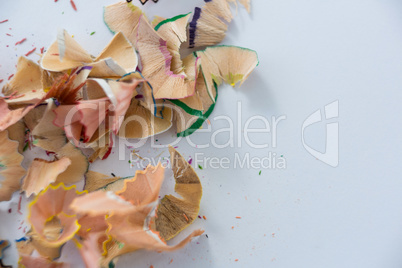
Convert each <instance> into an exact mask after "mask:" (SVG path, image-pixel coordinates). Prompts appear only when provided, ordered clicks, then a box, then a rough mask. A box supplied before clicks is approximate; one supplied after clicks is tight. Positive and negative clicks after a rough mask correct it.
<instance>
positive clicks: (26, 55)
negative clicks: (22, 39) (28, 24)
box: [25, 47, 36, 57]
mask: <svg viewBox="0 0 402 268" xmlns="http://www.w3.org/2000/svg"><path fill="white" fill-rule="evenodd" d="M35 50H36V47H34V48H33V49H32V50H30V51H28V53H27V54H25V57H28V56H29V55H31V54H32V53H34V51H35Z"/></svg>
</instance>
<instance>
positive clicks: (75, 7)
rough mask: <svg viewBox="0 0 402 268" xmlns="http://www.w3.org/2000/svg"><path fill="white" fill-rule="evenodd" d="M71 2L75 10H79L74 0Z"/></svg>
mask: <svg viewBox="0 0 402 268" xmlns="http://www.w3.org/2000/svg"><path fill="white" fill-rule="evenodd" d="M70 3H71V6H72V7H73V9H74V10H75V11H77V6H76V5H75V3H74V0H70Z"/></svg>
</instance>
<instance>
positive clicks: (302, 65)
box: [0, 0, 402, 267]
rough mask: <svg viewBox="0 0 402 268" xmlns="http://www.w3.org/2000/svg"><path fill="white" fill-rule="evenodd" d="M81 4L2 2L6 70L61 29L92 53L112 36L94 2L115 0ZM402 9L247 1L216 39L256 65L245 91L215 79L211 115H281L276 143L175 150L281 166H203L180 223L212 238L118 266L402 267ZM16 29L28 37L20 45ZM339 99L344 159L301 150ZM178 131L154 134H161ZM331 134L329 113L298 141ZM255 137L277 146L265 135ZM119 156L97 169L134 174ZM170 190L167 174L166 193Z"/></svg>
mask: <svg viewBox="0 0 402 268" xmlns="http://www.w3.org/2000/svg"><path fill="white" fill-rule="evenodd" d="M135 1H136V0H134V2H135ZM75 2H76V4H77V7H78V12H74V11H73V10H72V8H71V6H70V3H69V1H67V0H60V1H59V2H57V3H54V1H52V0H37V1H28V0H19V1H12V0H9V1H5V0H2V1H1V2H0V21H1V20H3V19H9V22H8V23H3V24H0V58H1V63H0V64H1V66H0V79H2V78H3V79H5V80H6V79H7V77H8V76H9V75H10V74H12V73H14V71H15V67H14V66H15V64H16V61H17V56H19V55H23V54H25V53H26V52H27V51H29V50H31V48H32V46H36V47H37V48H40V47H42V46H45V47H46V46H49V44H50V43H51V42H52V41H53V40H54V38H55V37H56V34H57V29H59V28H65V29H66V30H67V31H68V32H69V33H70V34H74V35H75V38H76V40H78V41H79V42H80V43H81V44H82V45H83V46H84V47H85V48H86V49H87V50H88V51H89V52H91V53H92V54H94V55H96V54H97V53H99V52H100V51H101V49H102V48H103V47H104V46H105V45H106V44H107V43H108V41H109V39H110V38H111V37H112V35H111V33H110V32H109V31H108V30H107V28H106V26H105V25H104V24H103V21H102V8H103V6H104V5H106V4H110V3H113V2H115V1H114V0H107V1H106V0H99V1H83V0H76V1H75ZM198 3H201V1H188V0H187V1H186V0H180V1H179V0H160V3H158V4H154V3H148V5H147V6H146V9H147V10H148V11H149V12H150V14H151V15H154V14H159V15H161V16H166V17H171V16H174V15H177V14H179V13H185V12H189V11H192V9H193V7H194V6H195V5H196V4H198ZM62 12H64V14H63V15H62ZM401 14H402V5H401V2H400V1H397V0H384V1H377V0H355V1H349V0H337V1H333V0H332V1H322V0H310V1H300V0H282V1H272V0H253V1H252V12H251V15H250V16H249V15H248V14H247V13H246V12H244V10H243V9H239V14H238V16H237V17H236V18H235V20H234V22H233V23H232V24H231V25H230V27H229V28H230V30H229V33H228V35H227V38H226V39H225V41H224V43H225V44H231V45H239V46H244V47H249V48H252V49H255V50H256V51H257V52H258V53H259V58H260V66H259V67H258V68H257V69H256V71H255V72H254V73H253V74H252V75H251V76H250V78H249V80H248V81H247V82H246V83H245V84H244V86H243V87H242V88H241V89H234V90H233V89H231V88H230V87H228V86H224V87H221V89H220V92H219V94H220V96H219V100H218V104H217V107H216V109H215V111H214V113H213V116H212V118H210V120H211V122H212V129H213V130H217V129H220V128H224V127H227V123H225V122H224V121H222V120H220V121H214V120H213V118H214V117H216V116H219V115H229V116H232V117H233V118H234V119H236V114H237V109H236V103H237V102H239V101H241V103H242V107H243V118H244V120H246V119H247V118H249V117H251V116H253V115H263V116H264V117H267V118H268V119H270V118H271V116H277V117H278V116H281V115H286V117H287V119H286V120H284V121H282V122H281V123H280V124H279V126H278V140H277V142H278V143H277V147H276V148H272V145H270V147H269V148H266V149H258V150H255V149H251V148H249V147H248V146H247V145H245V143H244V141H243V146H241V147H240V148H238V147H236V148H225V149H215V148H208V149H197V150H196V149H193V148H191V147H190V146H188V143H187V141H186V140H182V141H181V142H180V143H179V144H178V146H179V148H178V149H179V151H181V152H182V153H183V154H184V155H185V156H186V157H188V156H192V157H194V155H195V153H196V152H199V153H204V154H206V155H209V156H218V157H222V156H228V157H233V156H234V155H235V153H236V152H237V153H240V154H241V155H243V154H245V153H247V152H249V153H250V156H265V155H267V154H268V152H275V153H277V155H278V156H279V155H283V157H284V158H285V159H286V163H287V167H286V169H284V170H278V169H267V170H262V174H261V175H260V176H259V175H258V173H259V169H239V168H238V169H210V168H206V169H204V170H198V169H197V171H198V173H199V175H200V177H201V179H202V184H203V187H204V195H203V199H202V203H201V211H200V215H205V216H206V217H207V218H208V219H207V220H206V221H205V220H199V219H197V220H196V222H195V223H194V224H193V225H192V226H191V227H190V228H189V229H187V230H186V231H185V232H184V234H187V233H189V232H190V231H191V230H193V229H195V228H198V227H202V228H204V229H205V231H206V233H207V234H208V236H209V238H208V239H207V238H206V237H205V236H203V237H201V238H199V239H198V240H197V239H196V240H194V241H193V242H192V243H191V244H189V245H188V246H187V247H186V248H185V249H183V250H180V251H178V252H174V253H161V254H158V253H154V252H144V251H140V252H136V253H133V254H129V255H127V256H124V257H122V258H121V259H120V260H119V263H118V267H149V265H151V264H152V265H154V267H167V266H168V267H186V266H189V265H191V267H229V266H230V267H232V266H233V267H401V265H402V255H401V254H400V253H401V251H402V194H401V190H402V180H401V171H402V170H401V160H402V159H401V156H400V152H401V151H402V145H401V144H402V143H401V119H400V115H401V114H402V106H401V104H400V101H401V100H402V93H401V87H402V75H401V74H402V49H401V48H402V16H401ZM10 27H11V28H12V30H9V28H10ZM93 31H96V34H94V35H93V36H90V33H91V32H93ZM5 33H10V34H12V35H13V36H12V37H9V36H6V35H5ZM24 37H27V41H26V42H25V43H23V44H22V45H19V46H14V44H15V42H16V41H19V40H21V39H22V38H24ZM6 45H9V47H6ZM30 58H31V59H37V58H38V57H37V56H31V57H30ZM2 85H4V82H3V84H2ZM337 100H338V101H339V114H340V117H339V119H334V120H332V119H331V120H332V121H331V122H337V121H338V122H339V148H340V155H339V166H338V167H336V168H332V167H330V166H328V165H326V164H324V163H322V162H321V161H319V160H317V159H315V158H314V157H312V156H311V155H310V154H309V153H308V152H307V151H306V150H305V149H304V147H303V145H302V141H301V127H302V124H303V122H304V120H305V119H306V118H307V117H308V116H309V115H310V114H312V113H313V112H315V111H316V110H317V109H320V108H321V109H323V108H324V106H325V105H327V104H329V103H332V102H333V101H337ZM243 124H244V121H243ZM172 134H173V132H169V133H168V134H164V135H162V136H160V137H157V139H159V140H160V142H161V141H164V142H167V141H168V140H172V139H173V138H172ZM325 134H326V133H325V123H322V124H321V123H320V124H316V125H314V126H311V127H310V128H309V129H306V132H305V135H306V142H307V144H309V145H310V146H311V147H314V148H317V149H320V150H321V151H323V150H324V145H325ZM252 135H254V136H252ZM250 137H252V140H253V141H258V142H261V143H262V142H265V141H268V142H270V143H271V135H270V134H251V135H250ZM210 138H211V135H210V134H208V133H195V134H194V135H193V136H191V139H192V140H193V141H195V142H197V143H199V144H201V143H203V142H204V141H206V140H210ZM217 138H218V139H219V140H220V141H221V142H222V143H224V142H225V141H226V139H227V137H225V134H220V135H218V136H217ZM238 138H239V137H238V135H237V134H235V139H238ZM162 151H165V152H164V154H163V155H164V156H167V152H166V151H167V150H166V149H164V150H163V149H159V150H154V149H150V147H149V144H148V145H146V146H145V147H144V149H141V151H140V154H141V153H145V155H147V153H149V155H151V156H156V155H158V154H159V153H160V152H162ZM115 152H116V151H115ZM126 154H127V155H128V154H129V151H128V150H127V151H126ZM116 159H117V157H116V154H114V155H112V157H111V158H110V159H108V160H107V161H104V162H97V163H95V164H94V165H93V169H94V170H97V171H104V172H107V173H110V172H114V173H115V174H116V175H118V176H128V175H132V174H133V173H134V169H130V168H129V164H128V163H127V161H120V162H117V160H116ZM172 188H173V184H172V180H171V179H169V180H167V183H166V184H165V186H164V190H165V191H167V189H172ZM15 197H16V199H14V201H13V202H14V204H13V207H14V208H15V206H16V205H15V202H16V201H15V200H18V196H17V195H16V196H15ZM246 198H247V199H246ZM259 199H260V200H261V202H259V201H258V200H259ZM5 207H6V206H5V205H4V204H3V205H2V206H1V208H2V210H1V211H0V216H1V219H2V223H1V229H0V236H1V237H3V238H9V239H11V238H13V236H12V235H14V234H16V233H18V235H19V236H20V235H21V232H22V230H17V228H18V227H19V223H18V224H16V223H15V222H16V221H11V218H13V219H15V217H17V216H16V215H15V214H11V216H10V215H8V214H7V211H6V208H5ZM236 216H241V217H242V219H240V220H239V219H235V217H236ZM3 219H7V220H6V221H4V220H3ZM232 226H234V229H233V230H232V228H231V227H232ZM184 234H183V235H184ZM14 238H15V237H14ZM177 241H178V240H176V242H177ZM197 242H199V244H197ZM65 249H66V254H65V255H66V256H64V257H65V258H70V259H72V258H71V257H72V254H73V252H74V246H73V245H72V244H68V245H67V246H66V248H65ZM67 249H70V250H67ZM9 252H10V251H8V252H6V255H7V253H9ZM10 254H11V253H10ZM13 254H14V253H13ZM171 259H173V262H172V263H171V264H169V262H170V260H171ZM235 259H239V261H238V262H235V261H234V260H235ZM8 260H10V261H11V257H6V261H5V263H7V261H8Z"/></svg>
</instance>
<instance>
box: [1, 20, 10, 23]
mask: <svg viewBox="0 0 402 268" xmlns="http://www.w3.org/2000/svg"><path fill="white" fill-rule="evenodd" d="M7 21H8V20H2V21H0V23H4V22H7Z"/></svg>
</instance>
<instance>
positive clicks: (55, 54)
mask: <svg viewBox="0 0 402 268" xmlns="http://www.w3.org/2000/svg"><path fill="white" fill-rule="evenodd" d="M50 55H52V56H60V54H59V53H52V54H50Z"/></svg>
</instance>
